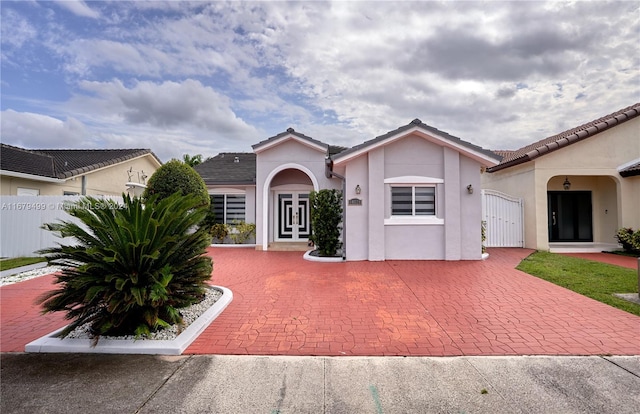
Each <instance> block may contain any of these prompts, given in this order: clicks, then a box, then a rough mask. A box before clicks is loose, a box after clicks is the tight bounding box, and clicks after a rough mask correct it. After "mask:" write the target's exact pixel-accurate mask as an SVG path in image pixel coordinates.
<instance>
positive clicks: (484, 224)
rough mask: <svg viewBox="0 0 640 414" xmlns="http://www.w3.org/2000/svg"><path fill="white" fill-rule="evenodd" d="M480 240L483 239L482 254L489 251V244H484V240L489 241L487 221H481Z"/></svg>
mask: <svg viewBox="0 0 640 414" xmlns="http://www.w3.org/2000/svg"><path fill="white" fill-rule="evenodd" d="M480 240H481V241H482V254H485V253H486V252H487V246H485V245H484V242H486V241H487V222H486V221H484V220H482V222H481V223H480Z"/></svg>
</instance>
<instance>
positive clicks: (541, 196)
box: [534, 171, 551, 250]
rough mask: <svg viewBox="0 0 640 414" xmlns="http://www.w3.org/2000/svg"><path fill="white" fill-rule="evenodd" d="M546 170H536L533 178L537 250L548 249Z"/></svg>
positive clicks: (547, 174)
mask: <svg viewBox="0 0 640 414" xmlns="http://www.w3.org/2000/svg"><path fill="white" fill-rule="evenodd" d="M550 178H551V177H550V176H549V173H548V172H544V173H543V172H539V171H536V173H535V178H534V183H535V185H534V193H535V199H534V203H535V211H537V212H538V214H536V223H535V227H536V248H537V249H538V250H549V210H548V205H547V183H548V182H549V179H550Z"/></svg>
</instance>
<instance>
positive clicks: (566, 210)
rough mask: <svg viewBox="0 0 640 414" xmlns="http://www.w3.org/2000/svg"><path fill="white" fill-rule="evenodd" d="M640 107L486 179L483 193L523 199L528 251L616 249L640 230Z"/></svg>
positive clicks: (520, 155)
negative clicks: (626, 233)
mask: <svg viewBox="0 0 640 414" xmlns="http://www.w3.org/2000/svg"><path fill="white" fill-rule="evenodd" d="M639 115H640V103H638V104H635V105H632V106H630V107H628V108H624V109H621V110H619V111H617V112H614V113H612V114H610V115H607V116H604V117H602V118H599V119H596V120H594V121H591V122H589V123H586V124H584V125H581V126H579V127H577V128H573V129H570V130H568V131H565V132H562V133H560V134H558V135H554V136H551V137H549V138H545V139H543V140H541V141H538V142H535V143H533V144H531V145H527V146H526V147H523V148H520V149H518V150H515V151H496V152H497V153H499V154H501V155H503V157H504V158H503V159H502V162H501V163H500V164H499V165H497V166H494V167H490V168H488V169H487V173H485V174H482V187H483V189H490V190H497V191H500V192H502V193H506V194H508V195H511V196H515V197H518V198H522V199H523V200H524V227H525V230H524V239H525V240H524V247H527V248H531V249H539V250H551V251H601V250H605V249H609V250H610V249H614V248H617V242H616V239H615V234H616V231H617V230H618V229H619V228H621V227H633V228H635V229H637V228H639V227H640V116H639Z"/></svg>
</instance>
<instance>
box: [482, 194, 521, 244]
mask: <svg viewBox="0 0 640 414" xmlns="http://www.w3.org/2000/svg"><path fill="white" fill-rule="evenodd" d="M482 219H483V220H484V221H485V222H486V226H487V240H486V241H485V246H486V247H524V202H523V200H522V199H520V198H516V197H511V196H509V195H507V194H504V193H501V192H499V191H494V190H482Z"/></svg>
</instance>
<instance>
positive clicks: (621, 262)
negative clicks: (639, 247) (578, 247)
mask: <svg viewBox="0 0 640 414" xmlns="http://www.w3.org/2000/svg"><path fill="white" fill-rule="evenodd" d="M562 254H563V255H565V256H571V257H577V258H578V259H586V260H591V261H594V262H602V263H608V264H612V265H616V266H622V267H628V268H629V269H637V268H638V258H637V257H631V256H622V255H619V254H611V253H562Z"/></svg>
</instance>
